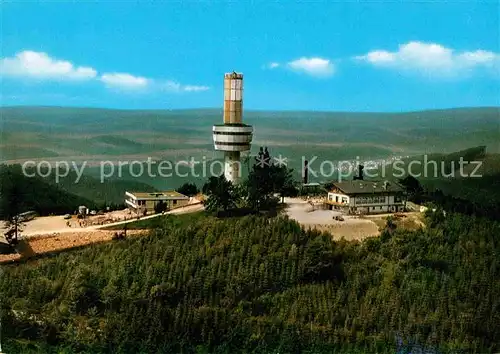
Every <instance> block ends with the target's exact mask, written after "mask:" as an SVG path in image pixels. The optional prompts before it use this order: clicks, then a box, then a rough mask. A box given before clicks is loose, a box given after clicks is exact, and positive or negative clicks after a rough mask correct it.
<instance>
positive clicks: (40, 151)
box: [0, 107, 500, 167]
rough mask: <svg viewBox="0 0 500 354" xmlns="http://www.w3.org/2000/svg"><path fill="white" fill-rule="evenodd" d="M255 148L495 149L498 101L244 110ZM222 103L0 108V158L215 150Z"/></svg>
mask: <svg viewBox="0 0 500 354" xmlns="http://www.w3.org/2000/svg"><path fill="white" fill-rule="evenodd" d="M244 120H245V122H246V123H248V124H252V125H253V126H254V128H255V133H254V144H253V149H254V151H256V150H257V149H258V147H259V146H262V145H266V146H268V147H270V148H271V149H272V150H273V152H274V153H275V154H282V155H284V156H287V157H288V158H289V161H290V163H291V164H293V165H295V166H296V167H297V166H299V165H300V157H301V156H308V157H310V156H318V157H319V158H320V159H329V160H343V159H350V158H355V157H356V156H360V158H376V157H387V156H394V155H398V156H408V155H416V154H423V153H431V152H436V151H440V152H442V153H451V152H453V151H459V150H462V149H465V148H467V147H468V146H479V145H486V146H487V147H488V151H489V152H492V153H494V152H500V144H499V141H500V112H499V108H498V107H484V108H460V109H445V110H431V111H421V112H409V113H356V112H352V113H350V112H291V111H283V112H268V111H245V114H244ZM221 121H222V111H221V110H219V109H200V110H111V109H94V108H65V107H2V108H0V126H1V127H2V132H1V137H2V143H1V144H2V145H1V146H0V151H1V155H0V160H3V161H17V160H22V159H29V158H61V157H63V158H69V157H71V158H74V159H80V160H84V159H86V158H89V157H95V158H100V159H102V158H104V157H115V156H116V157H118V156H119V157H123V156H127V158H132V157H134V158H139V157H140V158H145V157H148V156H152V157H156V158H176V159H179V158H186V157H189V156H198V157H201V156H208V157H214V156H219V155H218V154H216V153H215V152H214V151H213V144H212V135H211V126H212V125H213V124H216V123H220V122H221Z"/></svg>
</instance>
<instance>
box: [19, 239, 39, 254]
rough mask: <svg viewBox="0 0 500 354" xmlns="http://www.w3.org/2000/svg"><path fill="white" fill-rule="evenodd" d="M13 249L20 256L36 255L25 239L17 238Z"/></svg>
mask: <svg viewBox="0 0 500 354" xmlns="http://www.w3.org/2000/svg"><path fill="white" fill-rule="evenodd" d="M15 249H16V251H17V253H19V255H20V256H21V258H31V257H33V256H35V255H36V253H35V251H33V248H31V245H30V244H29V242H28V241H27V240H19V242H18V243H17V245H15Z"/></svg>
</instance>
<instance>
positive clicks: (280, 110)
mask: <svg viewBox="0 0 500 354" xmlns="http://www.w3.org/2000/svg"><path fill="white" fill-rule="evenodd" d="M4 108H7V109H11V108H30V109H32V108H62V109H82V110H108V111H129V112H133V111H150V112H151V111H165V112H181V111H202V110H211V111H223V108H222V107H198V108H114V107H98V106H60V105H3V104H0V109H4ZM466 109H497V110H499V113H500V105H499V106H455V107H447V108H422V109H415V110H401V111H352V110H310V109H309V110H308V109H304V110H301V109H299V110H296V109H295V110H294V109H250V108H249V109H245V110H244V112H290V113H292V112H293V113H299V112H305V113H306V112H309V113H358V114H404V113H418V112H432V111H450V110H466Z"/></svg>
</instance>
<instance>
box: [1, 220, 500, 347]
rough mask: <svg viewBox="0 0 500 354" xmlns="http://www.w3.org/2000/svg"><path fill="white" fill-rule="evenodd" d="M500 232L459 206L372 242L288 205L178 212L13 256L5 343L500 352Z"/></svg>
mask: <svg viewBox="0 0 500 354" xmlns="http://www.w3.org/2000/svg"><path fill="white" fill-rule="evenodd" d="M498 235H500V223H498V222H495V221H491V220H486V219H482V218H477V217H474V216H466V215H461V214H453V213H448V214H447V215H446V217H444V216H443V215H442V214H440V213H433V214H431V215H429V216H428V220H427V226H426V228H425V229H420V230H417V231H405V230H398V229H396V230H393V229H390V228H388V229H387V230H386V231H384V232H383V234H382V236H381V237H379V238H369V239H367V240H365V241H363V242H347V241H338V242H335V241H332V240H331V237H330V236H329V235H327V234H322V233H319V232H317V231H309V230H307V231H306V230H304V229H303V228H301V227H300V226H299V224H297V223H296V222H294V221H290V220H288V219H286V218H284V217H277V218H267V217H262V216H246V217H242V218H227V219H217V218H214V217H211V216H207V215H205V214H203V213H201V214H192V215H184V216H166V217H164V218H163V222H162V223H160V224H157V228H155V229H154V230H152V231H151V234H150V235H149V236H145V237H141V238H129V239H126V240H122V241H115V242H113V243H110V244H104V245H97V246H91V247H88V248H86V249H83V250H79V251H75V252H69V253H64V254H59V255H56V256H53V257H49V258H41V259H38V260H35V261H30V262H27V263H24V264H20V265H10V266H3V268H2V270H3V275H2V277H1V278H0V291H1V294H0V296H1V297H0V298H1V299H2V304H1V307H2V322H3V323H2V332H3V333H2V338H3V342H4V350H5V351H6V352H8V353H14V352H41V353H42V352H43V353H47V352H54V353H55V352H59V353H60V352H63V353H77V352H86V353H100V352H113V353H156V352H162V353H181V352H183V353H194V352H197V353H209V352H210V353H212V352H218V353H240V352H245V353H249V352H253V353H299V352H309V353H322V352H324V353H333V352H343V353H345V352H351V353H362V352H370V353H376V352H379V353H395V352H397V351H398V350H399V349H398V346H401V345H408V343H413V345H419V346H421V347H422V348H423V347H425V348H428V350H431V349H429V348H432V351H428V353H431V352H432V353H438V352H439V353H445V352H457V353H458V352H460V353H462V352H463V353H469V352H475V353H486V352H497V351H498V350H500V282H499V281H498V279H499V277H500V258H499V257H498V255H499V251H500V242H499V239H498ZM400 352H401V351H400ZM407 352H409V351H407Z"/></svg>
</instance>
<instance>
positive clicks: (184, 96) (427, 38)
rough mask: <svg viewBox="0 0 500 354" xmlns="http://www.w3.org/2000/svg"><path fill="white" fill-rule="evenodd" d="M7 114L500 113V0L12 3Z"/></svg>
mask: <svg viewBox="0 0 500 354" xmlns="http://www.w3.org/2000/svg"><path fill="white" fill-rule="evenodd" d="M2 17H3V18H2V20H3V28H2V33H1V49H2V51H1V62H0V70H1V74H2V79H3V80H2V88H1V93H2V105H63V106H91V107H109V108H140V109H149V108H165V109H176V108H200V107H221V106H222V81H223V80H222V78H223V74H224V73H225V72H229V71H233V70H235V71H238V72H243V73H244V75H245V95H244V105H245V108H247V109H264V110H331V111H408V110H418V109H432V108H447V107H463V106H498V105H500V84H499V82H500V80H499V79H500V75H499V73H500V48H499V47H500V44H499V43H500V38H499V35H500V34H499V30H498V28H499V23H500V22H499V4H498V2H497V1H488V0H484V1H469V2H467V1H465V2H464V1H462V2H458V1H453V2H444V3H441V4H440V3H438V2H437V1H426V2H419V3H413V4H408V3H401V2H388V1H387V2H382V1H376V2H375V1H371V2H369V1H364V2H361V1H360V2H347V1H346V2H334V1H329V2H326V1H325V2H314V3H300V2H298V1H297V2H266V1H256V2H253V3H250V2H249V1H239V2H238V1H233V2H221V1H217V2H215V1H213V2H212V1H210V2H208V1H207V2H194V1H191V2H190V1H183V2H181V1H162V2H157V3H156V4H154V3H150V4H137V3H132V2H128V1H106V2H104V1H102V2H100V3H80V4H77V3H71V4H70V3H57V2H52V1H51V2H48V1H47V2H40V3H21V2H4V3H3V4H2Z"/></svg>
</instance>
